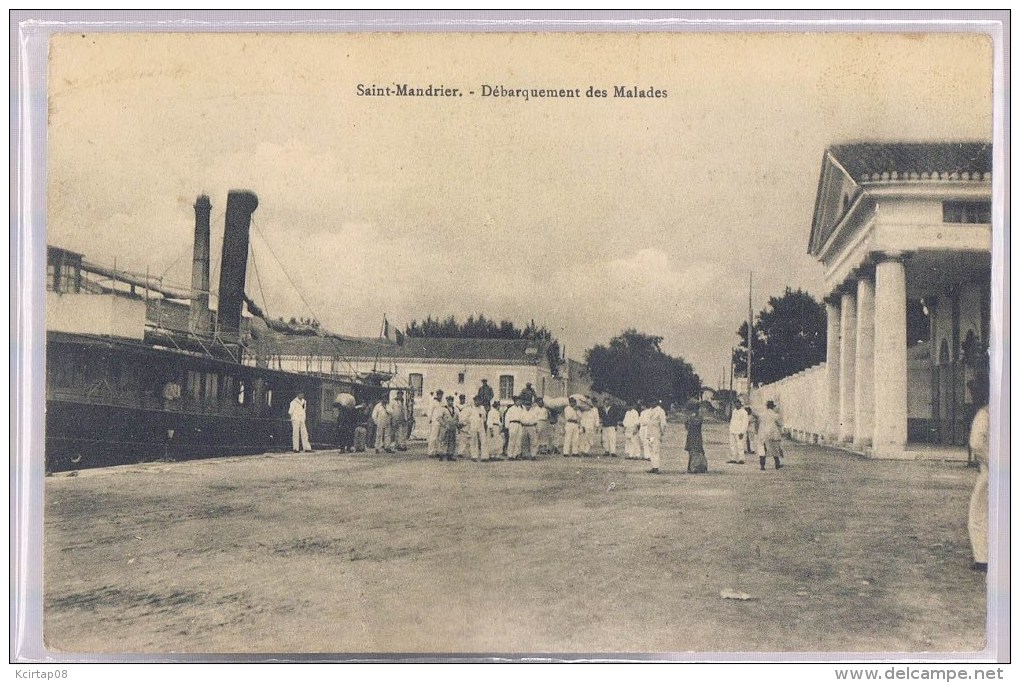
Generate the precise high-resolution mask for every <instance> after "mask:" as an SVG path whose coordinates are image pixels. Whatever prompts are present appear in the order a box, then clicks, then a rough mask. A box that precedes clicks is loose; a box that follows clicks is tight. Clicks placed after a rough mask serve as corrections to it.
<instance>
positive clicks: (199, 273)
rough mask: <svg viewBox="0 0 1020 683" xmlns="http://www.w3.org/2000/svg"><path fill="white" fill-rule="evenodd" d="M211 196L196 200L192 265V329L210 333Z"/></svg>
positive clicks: (201, 332)
mask: <svg viewBox="0 0 1020 683" xmlns="http://www.w3.org/2000/svg"><path fill="white" fill-rule="evenodd" d="M211 212H212V204H210V203H209V197H207V196H206V195H204V194H203V195H200V196H199V198H198V199H197V200H196V201H195V255H194V257H193V259H192V267H191V316H190V318H191V331H192V332H194V333H195V334H208V333H209V214H210V213H211Z"/></svg>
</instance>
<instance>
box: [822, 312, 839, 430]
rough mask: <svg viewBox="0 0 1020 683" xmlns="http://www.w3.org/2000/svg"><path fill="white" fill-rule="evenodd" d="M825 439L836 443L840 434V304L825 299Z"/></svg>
mask: <svg viewBox="0 0 1020 683" xmlns="http://www.w3.org/2000/svg"><path fill="white" fill-rule="evenodd" d="M825 323H826V326H825V387H826V389H825V391H826V393H825V395H826V406H825V426H824V428H823V429H822V430H821V431H822V433H823V434H824V436H825V440H826V441H828V442H829V443H834V442H835V441H836V440H837V438H838V436H839V304H838V303H836V301H835V300H834V299H832V298H830V299H826V301H825Z"/></svg>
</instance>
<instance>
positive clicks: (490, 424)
mask: <svg viewBox="0 0 1020 683" xmlns="http://www.w3.org/2000/svg"><path fill="white" fill-rule="evenodd" d="M499 407H500V406H499V401H494V402H493V404H492V407H491V408H489V412H488V414H487V415H486V418H485V425H486V427H487V428H488V430H489V456H490V457H492V458H502V457H503V413H501V412H500V410H499Z"/></svg>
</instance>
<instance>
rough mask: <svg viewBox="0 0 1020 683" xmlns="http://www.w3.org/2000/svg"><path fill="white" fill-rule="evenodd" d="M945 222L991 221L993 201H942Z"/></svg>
mask: <svg viewBox="0 0 1020 683" xmlns="http://www.w3.org/2000/svg"><path fill="white" fill-rule="evenodd" d="M942 222H943V223H991V222H992V203H991V202H942Z"/></svg>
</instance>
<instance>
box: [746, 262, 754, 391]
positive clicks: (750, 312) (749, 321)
mask: <svg viewBox="0 0 1020 683" xmlns="http://www.w3.org/2000/svg"><path fill="white" fill-rule="evenodd" d="M753 288H754V271H753V270H752V271H751V276H750V278H749V279H748V281H747V405H751V343H752V342H751V340H752V339H753V335H752V334H751V330H752V328H753V327H754V309H753V308H752V306H751V292H752V291H753Z"/></svg>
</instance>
